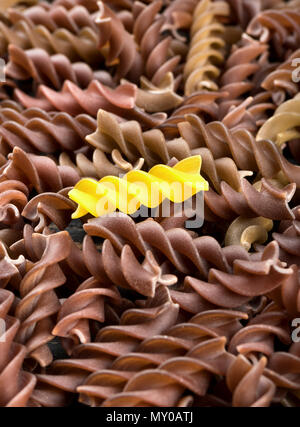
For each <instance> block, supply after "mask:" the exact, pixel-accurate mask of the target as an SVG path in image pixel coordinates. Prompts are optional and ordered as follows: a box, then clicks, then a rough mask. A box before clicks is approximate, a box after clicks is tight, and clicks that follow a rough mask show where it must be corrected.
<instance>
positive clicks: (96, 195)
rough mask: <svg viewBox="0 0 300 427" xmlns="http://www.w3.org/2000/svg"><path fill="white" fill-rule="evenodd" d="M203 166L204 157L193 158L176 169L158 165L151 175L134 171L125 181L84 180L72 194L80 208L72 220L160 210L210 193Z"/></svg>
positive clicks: (112, 178) (184, 161) (108, 178)
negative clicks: (144, 208) (166, 203)
mask: <svg viewBox="0 0 300 427" xmlns="http://www.w3.org/2000/svg"><path fill="white" fill-rule="evenodd" d="M201 162H202V159H201V156H193V157H189V158H187V159H184V160H182V161H180V162H179V163H177V164H176V165H175V166H174V167H170V166H166V165H156V166H154V167H153V168H151V169H150V171H149V172H144V171H140V170H132V171H130V172H128V173H127V174H126V175H124V176H123V177H122V178H118V177H116V176H105V177H104V178H102V179H100V181H96V180H94V179H91V178H84V179H82V180H80V181H79V182H78V183H77V184H76V185H75V187H74V188H73V189H72V190H71V191H70V192H69V197H70V199H72V200H73V201H74V202H76V203H77V204H78V208H77V209H76V211H75V212H74V213H73V215H72V218H80V217H82V216H84V215H86V214H87V213H90V214H92V215H93V216H95V217H99V216H102V215H106V214H109V213H112V212H114V211H115V210H116V209H118V210H119V211H121V212H123V213H126V214H130V215H131V214H133V213H134V212H136V211H137V210H138V209H139V208H140V206H141V205H144V206H147V207H148V208H156V207H157V206H159V205H160V204H161V203H162V202H163V200H164V199H169V200H170V201H171V202H174V203H182V202H184V201H185V200H187V199H189V198H190V197H192V196H194V195H195V194H197V193H198V192H199V191H207V190H208V182H207V181H206V180H205V179H204V178H203V177H202V176H201V175H200V169H201Z"/></svg>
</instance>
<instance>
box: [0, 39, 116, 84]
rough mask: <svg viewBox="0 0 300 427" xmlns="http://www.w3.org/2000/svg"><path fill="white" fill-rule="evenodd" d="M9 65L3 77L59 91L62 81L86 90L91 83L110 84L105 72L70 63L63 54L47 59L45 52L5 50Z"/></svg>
mask: <svg viewBox="0 0 300 427" xmlns="http://www.w3.org/2000/svg"><path fill="white" fill-rule="evenodd" d="M8 54H9V63H8V64H7V66H6V75H7V76H9V77H11V78H14V79H17V80H28V79H29V78H32V79H33V80H34V82H35V83H36V84H38V85H39V84H43V85H49V86H50V87H53V88H54V89H57V90H58V89H60V88H61V87H62V85H63V83H64V81H65V80H70V81H71V82H73V83H75V84H77V85H78V86H79V87H82V88H86V87H88V85H89V83H90V82H91V81H92V80H99V81H101V80H103V83H106V82H107V83H109V84H111V83H112V82H111V79H110V76H109V75H108V74H107V73H106V72H105V71H103V72H101V71H98V72H95V71H93V70H92V69H91V67H90V66H89V65H88V64H86V63H84V62H73V63H71V62H70V60H69V59H68V58H67V57H66V56H65V55H63V54H55V55H49V53H48V52H46V51H45V50H44V49H41V48H35V49H28V50H25V51H24V50H22V49H21V48H19V47H18V46H15V45H10V46H9V47H8Z"/></svg>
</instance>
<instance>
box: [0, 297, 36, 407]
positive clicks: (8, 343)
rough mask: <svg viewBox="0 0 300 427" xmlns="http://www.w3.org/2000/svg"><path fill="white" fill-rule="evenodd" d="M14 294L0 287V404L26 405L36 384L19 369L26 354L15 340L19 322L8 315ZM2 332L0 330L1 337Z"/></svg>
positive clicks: (34, 379)
mask: <svg viewBox="0 0 300 427" xmlns="http://www.w3.org/2000/svg"><path fill="white" fill-rule="evenodd" d="M13 302H14V295H13V294H12V293H11V292H9V291H6V290H4V289H0V319H1V321H4V322H5V329H6V331H5V339H4V340H1V342H0V391H1V393H0V395H1V398H0V406H6V407H22V406H23V407H24V406H27V404H28V401H29V398H30V396H31V393H32V392H33V389H34V387H35V384H36V378H35V376H34V375H32V374H30V373H29V372H25V371H23V370H22V369H21V366H22V363H23V360H24V358H25V355H26V350H25V348H24V347H23V346H22V345H20V344H18V343H17V342H16V341H15V336H16V334H17V332H18V329H19V326H20V323H19V321H18V319H16V318H15V317H11V316H8V315H7V313H8V312H9V310H10V308H11V306H12V304H13ZM2 334H3V332H2V331H1V338H3V336H2Z"/></svg>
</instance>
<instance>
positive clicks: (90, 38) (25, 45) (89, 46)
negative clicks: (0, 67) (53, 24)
mask: <svg viewBox="0 0 300 427" xmlns="http://www.w3.org/2000/svg"><path fill="white" fill-rule="evenodd" d="M10 44H13V45H16V46H18V47H20V48H22V49H30V48H42V49H44V50H46V52H48V53H49V54H54V53H61V54H63V55H65V56H67V57H68V58H69V59H70V61H72V62H74V61H79V60H84V61H85V62H86V63H88V64H89V65H96V64H97V63H99V62H101V60H102V55H101V53H100V52H99V50H98V49H97V34H96V33H95V32H94V31H93V30H92V29H91V28H83V29H81V30H80V32H79V33H78V34H72V33H71V32H70V31H68V30H66V29H64V28H62V29H60V28H59V29H57V30H55V31H54V32H53V33H52V32H50V31H49V30H48V29H47V28H46V27H44V26H43V25H32V24H28V23H27V22H26V21H23V20H22V21H19V22H17V23H16V24H15V25H13V26H12V27H9V26H7V25H6V24H5V23H3V22H0V53H1V55H4V54H5V53H7V48H8V45H10Z"/></svg>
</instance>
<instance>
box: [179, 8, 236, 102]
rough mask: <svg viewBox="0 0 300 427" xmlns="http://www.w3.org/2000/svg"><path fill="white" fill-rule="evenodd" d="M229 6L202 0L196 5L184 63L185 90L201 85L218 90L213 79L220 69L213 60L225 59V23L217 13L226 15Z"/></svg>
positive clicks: (220, 60) (200, 86) (197, 88)
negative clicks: (223, 35) (221, 21)
mask: <svg viewBox="0 0 300 427" xmlns="http://www.w3.org/2000/svg"><path fill="white" fill-rule="evenodd" d="M228 14H229V8H228V5H227V3H225V2H222V1H216V2H211V1H210V0H203V1H201V2H200V3H198V5H197V6H196V9H195V11H194V16H193V24H192V26H191V45H190V49H189V53H188V55H187V62H186V65H185V67H184V77H185V80H186V81H185V94H186V95H191V94H192V93H193V92H195V91H197V90H200V89H202V88H205V89H209V90H217V89H218V87H217V85H216V84H215V83H214V79H215V78H216V77H218V76H219V73H220V71H219V69H218V68H217V67H216V66H215V65H214V62H217V63H218V62H219V63H220V62H222V61H223V55H222V50H221V49H222V48H223V47H224V44H225V43H224V41H223V40H222V37H221V35H222V33H223V32H224V27H223V26H222V24H220V23H219V22H218V21H217V19H216V16H217V15H220V16H227V15H228Z"/></svg>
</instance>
